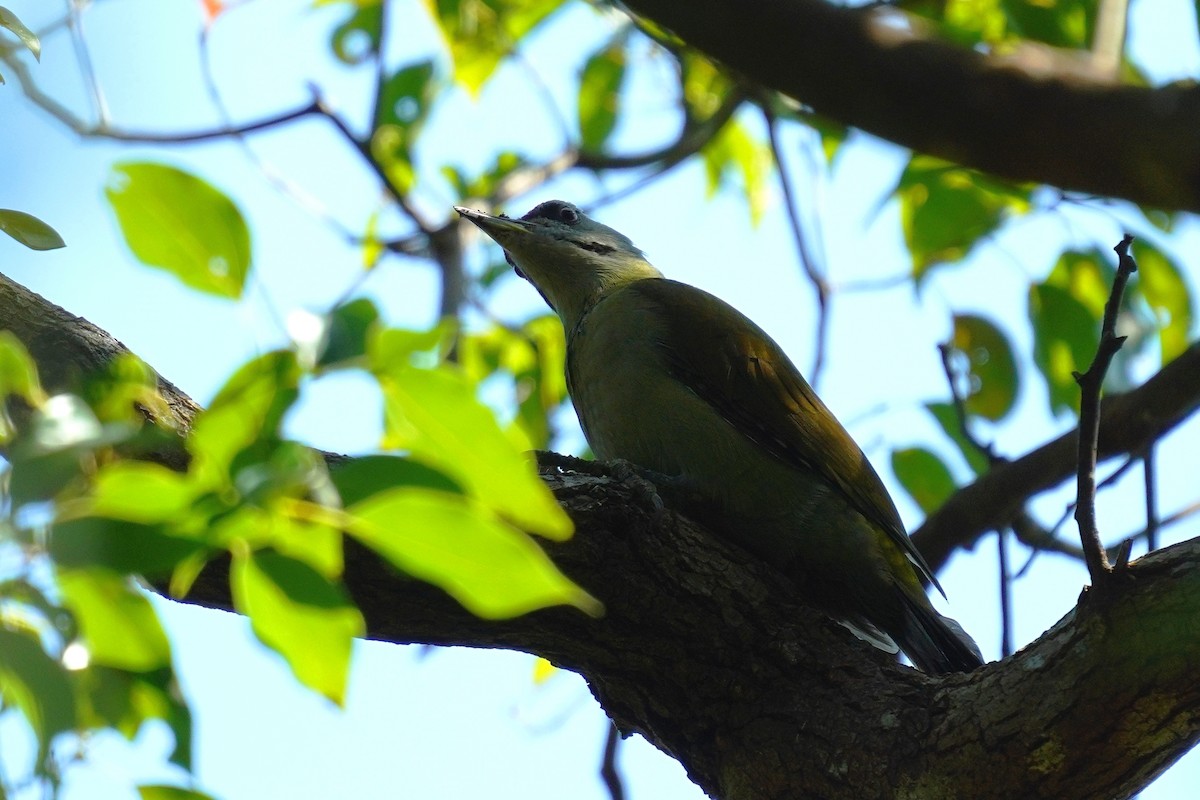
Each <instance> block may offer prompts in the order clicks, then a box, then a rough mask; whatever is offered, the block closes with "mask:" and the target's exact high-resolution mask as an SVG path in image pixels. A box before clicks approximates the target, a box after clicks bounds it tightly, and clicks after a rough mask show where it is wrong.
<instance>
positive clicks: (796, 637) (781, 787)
mask: <svg viewBox="0 0 1200 800" xmlns="http://www.w3.org/2000/svg"><path fill="white" fill-rule="evenodd" d="M0 319H3V320H4V321H5V326H6V327H8V328H9V329H12V330H14V332H16V334H17V335H18V336H19V337H20V338H21V339H22V340H23V341H24V342H25V343H26V346H27V347H28V348H29V349H30V351H31V352H32V353H33V354H34V357H35V358H36V359H37V360H38V362H39V365H40V367H41V370H42V375H43V377H44V378H45V381H46V383H47V385H50V386H54V385H55V384H56V383H57V382H58V381H60V380H69V378H70V376H72V375H75V374H78V373H80V372H87V371H90V370H92V369H95V368H98V367H100V366H102V365H103V364H104V362H105V361H106V360H107V359H109V358H111V357H113V356H114V355H117V354H119V353H120V352H122V350H123V349H122V348H121V346H120V344H119V343H118V342H116V341H115V340H113V339H112V338H111V337H108V336H107V335H106V334H104V333H103V332H102V331H98V329H96V328H95V327H94V326H92V325H90V324H89V323H87V322H86V321H84V320H81V319H79V318H77V317H73V316H72V315H70V314H68V313H67V312H65V311H63V310H62V309H58V308H56V307H54V306H52V305H51V304H49V303H47V302H46V301H45V300H43V299H42V298H40V297H38V296H37V295H35V294H33V293H31V292H28V291H27V290H24V289H21V288H20V287H16V286H15V285H14V284H11V283H10V282H8V281H6V280H0ZM162 385H163V386H164V387H165V389H166V390H167V391H170V392H173V393H174V395H175V396H176V400H175V401H174V402H173V404H172V407H173V408H174V409H177V413H178V414H179V415H180V420H179V422H180V424H181V426H182V427H186V425H187V422H188V421H189V420H190V416H191V414H194V413H195V410H196V407H195V404H194V403H191V402H190V401H188V400H186V398H183V397H182V395H179V393H178V391H177V390H175V389H174V387H172V386H171V385H170V384H169V383H167V382H165V381H164V382H162ZM1139 391H1141V390H1139ZM1015 463H1020V462H1019V461H1018V462H1015ZM335 466H336V465H335ZM542 474H543V477H544V478H545V479H546V481H547V482H548V483H549V485H550V486H551V488H552V489H553V490H554V492H555V494H556V496H557V497H558V498H559V501H560V502H561V503H562V504H563V505H564V507H565V508H566V509H567V511H568V512H569V513H570V514H571V516H572V517H573V518H574V520H575V522H576V526H577V533H576V535H575V536H574V537H573V538H572V539H571V540H569V541H567V542H564V543H546V544H544V547H545V549H546V551H547V552H548V553H549V554H550V556H551V557H552V558H553V559H554V561H555V562H556V563H557V564H558V565H559V566H560V567H561V568H562V569H563V571H564V572H566V573H567V574H568V575H570V576H571V577H572V578H573V579H574V580H576V581H577V582H579V583H580V584H581V585H582V586H583V587H584V588H586V589H588V590H589V591H591V592H592V593H594V594H595V595H597V596H598V597H600V598H602V599H603V601H604V603H605V607H606V609H607V614H606V616H605V617H604V618H602V619H591V618H588V617H585V616H584V615H582V614H580V613H579V612H577V611H575V610H573V609H568V608H554V609H547V610H544V611H539V612H536V613H533V614H529V615H526V616H523V617H519V618H517V619H513V620H506V621H486V620H481V619H478V618H476V617H473V616H471V615H470V614H468V613H467V612H466V611H464V610H463V609H462V608H461V607H460V606H459V605H458V604H456V603H455V602H454V601H453V600H451V599H450V598H449V597H448V596H447V595H445V594H444V593H443V592H441V591H440V590H439V589H436V588H434V587H432V586H430V585H428V584H424V583H420V582H418V581H415V580H412V579H408V578H405V577H403V576H401V575H398V574H397V573H396V572H395V571H394V570H393V569H392V568H391V567H390V566H389V565H388V564H386V563H385V562H384V561H383V560H382V559H380V558H379V557H377V556H376V555H375V554H374V553H373V552H371V551H369V550H367V549H366V548H364V547H362V546H361V545H358V544H357V543H356V542H355V541H354V540H350V539H347V541H346V542H345V573H344V581H345V584H346V586H347V588H348V590H349V592H350V594H351V595H352V596H353V598H354V600H355V602H356V603H357V604H358V605H359V607H360V608H361V609H362V611H363V614H364V616H365V618H366V621H367V629H368V635H369V636H370V638H372V639H378V640H382V641H390V642H398V643H411V642H423V643H429V644H439V645H464V646H471V647H503V648H510V649H517V650H523V651H527V652H532V653H537V654H539V655H542V656H544V657H546V658H548V659H550V660H551V661H552V662H554V663H555V664H557V665H559V666H561V667H564V668H567V669H572V670H575V671H577V672H579V673H580V674H581V675H583V676H584V678H585V679H586V680H587V681H588V683H589V685H590V686H591V688H592V691H593V692H594V693H595V695H596V697H597V698H598V699H599V701H600V702H601V704H602V705H603V706H604V708H605V709H606V711H607V712H608V713H609V715H610V716H611V717H612V718H613V720H614V721H615V722H616V723H617V725H618V726H619V727H620V728H621V730H622V731H623V732H626V733H628V732H634V731H636V732H640V733H642V734H644V735H645V736H646V737H647V738H648V739H649V740H650V741H652V742H654V743H655V744H656V745H657V746H658V747H659V748H661V749H662V750H664V751H665V752H667V753H668V754H670V755H673V756H675V757H676V758H678V759H679V760H680V761H681V763H683V765H684V767H685V768H686V769H687V771H688V774H689V775H690V776H691V778H692V779H693V780H694V781H695V782H696V783H697V784H699V785H700V786H701V787H702V788H703V789H704V790H705V791H707V792H709V793H710V794H712V795H713V796H715V797H721V798H723V800H762V799H765V798H792V797H800V796H820V797H828V798H866V799H867V800H869V799H870V798H890V797H897V796H902V795H903V796H921V797H926V798H941V797H947V798H948V797H975V798H1001V797H1003V798H1010V797H1101V796H1103V797H1115V796H1127V795H1129V794H1131V793H1133V792H1135V791H1137V790H1138V789H1139V788H1141V787H1142V786H1144V785H1145V784H1146V783H1148V782H1149V781H1150V780H1151V779H1153V778H1154V777H1155V776H1156V775H1157V774H1158V773H1160V772H1161V771H1162V770H1164V769H1166V767H1167V766H1169V765H1170V764H1171V763H1172V762H1173V761H1174V760H1175V759H1176V758H1178V757H1179V756H1180V755H1181V754H1182V753H1184V752H1186V750H1188V749H1189V748H1190V747H1192V746H1193V745H1194V744H1195V743H1196V742H1197V740H1198V739H1200V683H1197V682H1196V681H1195V680H1194V677H1195V676H1194V671H1193V669H1192V665H1194V664H1196V663H1198V662H1200V638H1197V637H1194V636H1186V635H1180V631H1187V630H1190V629H1191V628H1192V627H1194V621H1195V620H1196V619H1198V618H1200V566H1198V564H1200V540H1193V541H1191V542H1187V543H1185V544H1183V545H1176V546H1175V547H1172V548H1168V549H1166V550H1163V551H1159V552H1157V553H1154V554H1152V555H1150V556H1148V557H1146V558H1144V559H1142V560H1141V561H1140V562H1137V563H1134V564H1131V565H1130V566H1129V574H1130V575H1131V576H1133V577H1134V578H1136V580H1132V581H1129V582H1127V583H1124V584H1122V586H1121V587H1120V588H1119V591H1117V592H1114V593H1112V594H1111V595H1110V594H1106V595H1104V596H1100V595H1094V594H1093V595H1090V596H1089V602H1088V603H1087V604H1085V605H1082V606H1080V607H1078V608H1076V609H1075V610H1074V611H1073V612H1071V613H1069V614H1068V615H1067V616H1066V617H1065V618H1064V619H1063V621H1062V622H1060V623H1059V624H1058V625H1056V626H1055V627H1054V628H1053V629H1052V630H1051V631H1050V632H1048V633H1047V634H1046V635H1044V636H1043V637H1042V638H1041V639H1039V640H1038V641H1037V642H1035V643H1034V644H1032V645H1030V646H1029V647H1027V648H1025V649H1024V650H1022V651H1021V652H1020V653H1018V654H1017V655H1016V656H1014V657H1012V658H1009V659H1007V660H1006V661H1004V662H1001V663H998V664H994V665H990V666H988V667H985V668H983V669H980V670H977V671H975V672H973V673H971V674H970V675H951V676H946V677H942V678H937V679H935V678H931V677H929V676H926V675H924V674H922V673H919V672H916V671H914V670H910V669H907V668H904V667H900V666H899V665H897V664H895V663H894V662H893V661H891V660H890V658H889V656H887V655H886V654H884V653H882V652H880V651H877V650H875V649H873V648H871V647H869V646H867V645H866V644H864V643H862V642H860V641H858V640H857V639H855V638H854V637H852V636H851V635H850V634H849V633H848V632H846V631H845V630H844V629H842V628H841V627H840V626H838V625H836V624H835V623H833V622H831V621H830V620H829V619H827V618H826V617H824V616H823V615H821V614H819V613H817V612H814V611H813V610H812V609H809V608H807V607H805V606H803V605H802V604H800V602H799V601H798V599H797V597H796V593H795V590H794V587H792V586H791V585H790V584H789V583H788V582H787V581H786V579H784V578H783V577H782V576H781V575H779V574H778V573H776V571H775V570H774V569H773V567H772V566H771V565H769V564H765V563H763V562H761V561H759V560H757V559H755V558H754V557H753V556H751V555H749V554H747V553H745V552H743V551H741V550H738V549H736V548H735V547H734V546H732V545H729V544H726V543H724V542H722V541H720V540H718V539H716V538H714V537H713V536H711V535H709V534H708V533H707V532H705V531H704V530H702V529H700V528H698V527H697V526H695V525H694V524H692V523H691V522H689V521H688V520H686V519H683V518H681V517H678V516H676V515H674V514H673V513H671V512H669V511H665V512H664V511H660V510H658V509H656V508H655V506H654V504H653V503H651V502H649V499H648V498H647V497H646V495H645V493H644V492H643V491H641V490H640V489H639V488H638V487H636V486H632V485H630V484H627V483H620V482H617V481H614V480H613V479H612V478H608V477H604V476H597V475H584V474H581V473H578V472H574V471H570V470H565V469H561V468H558V467H553V466H551V467H546V468H544V469H543V471H542ZM1091 597H1094V598H1095V599H1094V600H1092V599H1090V598H1091ZM186 600H187V601H188V602H193V603H199V604H201V605H205V606H209V607H213V608H222V609H229V608H231V607H232V602H231V597H230V593H229V575H228V561H227V560H218V561H216V562H213V563H212V564H210V565H209V566H208V567H207V568H206V569H205V570H204V571H203V572H202V574H201V575H200V577H199V578H198V579H197V581H196V582H195V584H194V586H193V587H192V590H191V593H190V595H189V596H188V597H187V598H186ZM1030 698H1036V699H1037V702H1030ZM1151 698H1169V699H1170V700H1169V702H1148V701H1149V700H1150V699H1151ZM1030 731H1035V732H1037V733H1036V735H1033V736H1031V735H1030ZM881 754H886V755H884V756H883V757H881Z"/></svg>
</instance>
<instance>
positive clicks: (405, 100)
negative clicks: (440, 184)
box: [371, 61, 436, 193]
mask: <svg viewBox="0 0 1200 800" xmlns="http://www.w3.org/2000/svg"><path fill="white" fill-rule="evenodd" d="M435 89H436V87H435V85H434V80H433V62H432V61H421V62H419V63H416V64H412V65H410V66H407V67H404V68H402V69H399V70H397V71H396V72H395V73H393V74H392V76H391V77H390V78H388V79H387V81H385V82H384V83H383V84H382V85H381V86H380V87H379V94H378V97H376V100H375V113H374V125H373V126H372V129H371V154H372V155H373V156H374V157H375V159H376V160H377V161H378V162H379V163H380V164H381V165H382V166H383V169H384V171H385V172H386V173H387V175H388V179H389V180H390V181H391V183H392V185H393V186H394V187H395V188H396V189H397V190H398V191H400V192H402V193H404V192H409V191H411V190H412V189H413V187H414V186H415V185H416V174H417V172H416V166H415V164H414V161H413V148H414V145H415V144H416V141H417V137H418V135H419V134H420V131H421V127H422V124H423V123H424V121H425V118H426V116H428V114H429V109H430V107H431V106H432V104H433V98H434V94H435Z"/></svg>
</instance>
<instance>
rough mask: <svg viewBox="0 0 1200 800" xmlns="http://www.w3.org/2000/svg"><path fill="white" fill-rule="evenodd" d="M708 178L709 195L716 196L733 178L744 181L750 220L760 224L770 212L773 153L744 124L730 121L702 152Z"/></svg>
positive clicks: (742, 186) (743, 188) (742, 183)
mask: <svg viewBox="0 0 1200 800" xmlns="http://www.w3.org/2000/svg"><path fill="white" fill-rule="evenodd" d="M700 155H701V157H702V158H703V159H704V171H705V174H706V175H707V176H708V194H709V196H712V195H713V194H715V193H716V192H717V190H718V189H721V188H722V187H724V186H725V185H727V183H728V181H729V178H730V175H731V174H732V173H736V174H737V175H738V176H739V177H740V178H741V189H742V191H743V193H744V194H745V197H746V205H747V208H749V210H750V221H751V222H752V223H753V224H755V225H757V224H758V222H759V220H760V219H762V215H763V212H764V211H765V210H766V206H767V199H768V196H769V194H768V190H767V179H768V178H769V177H770V174H771V155H770V150H769V149H768V148H767V147H766V146H765V145H764V144H763V143H762V142H759V141H756V140H755V139H754V137H753V136H751V135H750V132H749V131H748V130H747V129H746V128H745V126H743V125H742V124H741V123H740V122H737V121H736V120H733V121H730V122H728V123H726V124H725V126H724V127H723V128H721V130H720V132H718V133H717V135H716V136H714V137H713V138H712V139H711V140H710V141H709V142H708V143H707V144H705V145H704V147H702V148H701V150H700Z"/></svg>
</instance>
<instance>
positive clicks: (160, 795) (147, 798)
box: [138, 785, 213, 800]
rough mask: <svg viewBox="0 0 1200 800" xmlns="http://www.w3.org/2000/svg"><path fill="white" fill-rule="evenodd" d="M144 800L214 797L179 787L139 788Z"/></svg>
mask: <svg viewBox="0 0 1200 800" xmlns="http://www.w3.org/2000/svg"><path fill="white" fill-rule="evenodd" d="M138 794H139V795H140V796H141V798H142V800H213V797H212V795H209V794H205V793H204V792H198V791H196V790H195V789H184V788H182V787H179V786H159V785H155V786H139V787H138Z"/></svg>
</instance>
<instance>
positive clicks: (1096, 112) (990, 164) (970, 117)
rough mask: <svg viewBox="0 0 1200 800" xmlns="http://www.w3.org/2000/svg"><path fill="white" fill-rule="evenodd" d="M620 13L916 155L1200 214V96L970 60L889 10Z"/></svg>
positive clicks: (826, 7) (808, 4)
mask: <svg viewBox="0 0 1200 800" xmlns="http://www.w3.org/2000/svg"><path fill="white" fill-rule="evenodd" d="M624 5H626V6H628V7H629V8H630V9H632V10H633V11H634V12H636V13H638V14H642V15H645V16H646V17H648V18H649V19H652V20H654V21H655V22H657V23H659V24H660V25H663V26H665V27H667V28H669V29H671V30H672V31H673V32H675V33H676V34H678V35H679V36H680V37H682V38H683V39H684V40H685V41H686V42H687V43H688V44H690V45H692V46H695V47H697V48H699V49H700V50H703V51H704V52H706V53H708V54H709V55H711V56H713V57H714V58H716V59H718V60H720V61H721V62H723V63H724V64H725V65H726V66H728V67H731V68H732V69H734V70H735V71H737V72H739V73H741V74H742V75H744V76H746V77H747V78H749V79H751V80H753V81H755V82H757V83H759V84H761V85H763V86H767V87H770V88H772V89H776V90H778V91H781V92H783V93H784V94H787V95H790V96H791V97H794V98H796V99H797V100H799V101H801V102H803V103H806V104H808V105H810V106H811V107H812V108H814V109H815V110H817V111H819V112H821V113H823V114H826V115H828V116H830V117H833V118H834V119H837V120H839V121H841V122H844V123H847V124H849V125H853V126H855V127H858V128H861V129H863V130H865V131H868V132H870V133H873V134H875V135H877V136H881V137H883V138H885V139H889V140H891V141H893V142H897V143H899V144H902V145H904V146H906V147H911V148H912V149H914V150H917V151H920V152H923V153H931V154H933V155H937V156H941V157H942V158H946V159H949V160H951V161H956V162H958V163H962V164H966V165H967V166H971V167H976V168H978V169H982V170H985V171H987V172H990V173H992V174H994V175H999V176H1001V177H1004V178H1008V179H1011V180H1016V181H1035V182H1038V183H1048V184H1051V185H1054V186H1058V187H1060V188H1063V189H1068V190H1078V191H1083V192H1090V193H1096V194H1101V195H1109V196H1113V197H1123V198H1126V199H1128V200H1132V201H1134V202H1136V203H1144V204H1148V205H1151V206H1156V207H1161V208H1167V209H1187V210H1192V211H1196V210H1200V137H1197V136H1196V135H1195V132H1196V131H1197V130H1200V86H1196V85H1194V84H1183V83H1180V84H1172V85H1169V86H1165V87H1162V88H1158V89H1147V88H1142V87H1135V86H1121V85H1115V84H1111V83H1102V82H1099V81H1098V80H1097V77H1096V75H1095V74H1094V73H1093V72H1091V71H1089V70H1088V69H1080V68H1074V69H1067V68H1064V67H1063V66H1062V62H1063V61H1064V59H1060V60H1059V61H1058V62H1057V63H1054V64H1052V65H1051V66H1050V67H1049V68H1046V67H1045V66H1044V65H1041V64H1038V65H1034V64H1032V63H1030V62H1031V61H1032V60H1031V59H1023V58H1022V56H1021V54H1020V53H1019V52H1018V53H1017V54H1014V55H1008V56H999V55H988V54H984V53H980V52H976V51H973V50H968V49H965V48H962V47H959V46H956V45H953V44H950V43H948V42H945V41H941V40H939V39H937V38H936V37H934V36H932V35H930V34H929V33H928V32H926V31H925V30H924V27H925V26H923V25H922V24H921V23H920V22H919V21H917V20H914V19H912V18H910V17H908V16H906V15H902V14H901V13H900V12H898V11H896V10H895V9H890V8H885V9H879V8H875V9H873V10H862V9H857V10H856V9H848V8H844V7H840V6H835V5H833V4H831V3H828V2H824V0H760V2H755V3H744V2H739V1H738V0H624ZM1088 64H1090V60H1089V61H1086V62H1085V61H1081V62H1080V64H1079V65H1076V66H1077V67H1079V66H1083V67H1086V66H1088Z"/></svg>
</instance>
